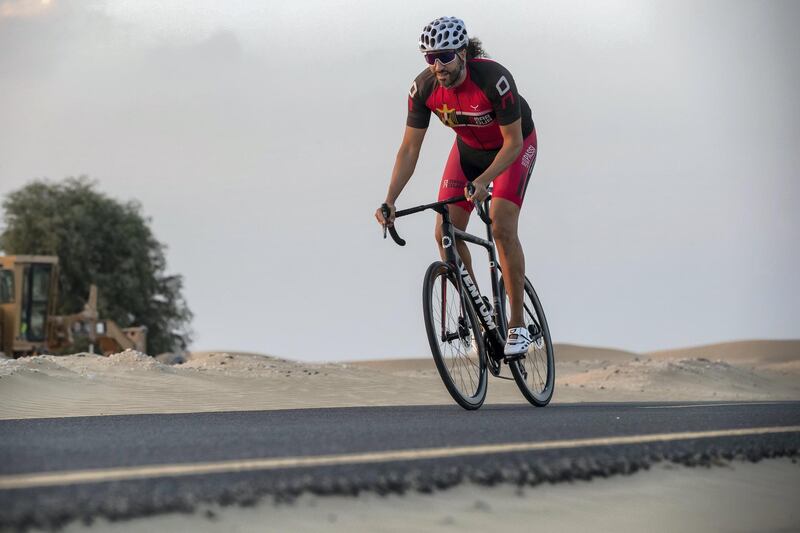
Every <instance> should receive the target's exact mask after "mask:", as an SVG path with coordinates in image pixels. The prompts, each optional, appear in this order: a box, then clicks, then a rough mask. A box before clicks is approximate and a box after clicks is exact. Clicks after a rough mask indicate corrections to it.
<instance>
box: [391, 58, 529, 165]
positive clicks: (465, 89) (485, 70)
mask: <svg viewBox="0 0 800 533" xmlns="http://www.w3.org/2000/svg"><path fill="white" fill-rule="evenodd" d="M431 111H433V112H434V113H436V116H438V117H439V120H441V121H442V123H443V124H444V125H445V126H448V127H451V128H453V130H455V132H456V135H457V136H458V141H459V143H458V144H459V148H462V149H464V148H466V149H467V150H464V151H469V152H472V151H481V152H496V151H497V150H499V149H500V147H501V146H502V145H503V135H502V134H501V132H500V125H503V126H505V125H507V124H511V123H512V122H514V121H516V120H518V119H520V118H521V119H522V137H523V138H526V137H528V135H530V134H531V133H532V132H533V130H534V126H533V118H532V117H531V108H530V106H528V103H527V102H526V101H525V99H524V98H523V97H522V96H521V95H520V94H519V93H518V92H517V86H516V84H515V83H514V78H513V77H512V76H511V73H510V72H509V71H508V69H506V68H505V67H503V66H502V65H501V64H499V63H496V62H494V61H491V60H489V59H470V60H468V61H467V77H466V79H465V80H464V81H463V82H462V83H461V84H460V85H458V86H457V87H453V88H450V89H447V88H445V87H442V86H441V85H440V84H439V82H438V80H437V79H436V76H435V75H434V74H433V72H431V70H430V69H427V68H426V69H425V70H424V71H423V72H422V73H420V75H419V76H417V78H416V79H415V80H414V83H413V84H412V85H411V90H410V91H409V93H408V118H407V119H406V125H408V126H411V127H412V128H427V127H428V125H429V124H430V120H431ZM465 145H466V146H465ZM469 148H471V149H472V150H469ZM476 155H477V154H476ZM493 158H494V157H493V155H492V159H493ZM490 161H491V159H490Z"/></svg>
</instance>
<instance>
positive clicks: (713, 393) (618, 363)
mask: <svg viewBox="0 0 800 533" xmlns="http://www.w3.org/2000/svg"><path fill="white" fill-rule="evenodd" d="M761 342H765V341H761ZM767 342H768V341H767ZM733 346H734V348H735V350H733V352H734V355H735V357H731V358H730V361H729V360H726V359H722V358H717V359H711V358H708V357H704V356H703V355H708V354H707V353H705V352H702V351H701V352H695V353H692V354H691V355H693V356H694V357H691V356H688V357H687V356H686V355H687V354H685V353H680V354H677V356H676V357H671V356H668V355H665V354H655V355H654V354H649V355H637V354H634V353H630V352H624V351H619V350H609V349H598V348H589V347H580V346H573V345H557V346H556V360H557V364H556V393H555V396H554V399H553V401H554V402H588V401H592V402H601V401H683V400H689V401H693V400H725V401H728V400H739V401H743V400H759V401H763V400H798V399H800V379H798V378H800V351H795V352H793V353H794V355H793V356H791V355H790V354H787V353H786V346H785V345H780V347H779V348H780V350H781V353H780V354H779V355H778V356H776V355H775V354H774V353H772V352H770V351H769V350H768V349H765V348H764V347H763V346H761V345H759V346H758V347H757V349H755V350H753V351H754V352H755V353H757V354H760V355H759V356H758V357H755V356H748V357H744V356H743V355H742V353H743V351H742V350H740V347H739V346H738V345H736V344H735V343H734V344H733ZM796 346H797V347H798V348H799V349H800V342H798V343H796ZM715 349H716V348H715ZM737 350H738V351H737ZM745 351H746V350H745ZM715 353H717V355H720V353H719V350H717V352H715ZM721 355H724V353H722V354H721ZM506 371H507V370H506ZM487 402H489V403H524V400H523V399H522V397H521V395H520V393H519V391H518V390H517V388H516V385H515V384H514V383H513V382H511V381H504V380H497V379H491V380H490V384H489V394H488V397H487ZM452 403H453V401H452V399H451V398H450V397H449V395H448V394H447V392H446V391H445V389H444V386H443V385H442V383H441V380H440V379H439V376H438V374H437V372H436V368H435V366H434V365H433V362H432V360H431V359H430V358H420V359H395V360H387V361H361V362H352V363H327V364H305V363H299V362H296V361H290V360H286V359H281V358H277V357H271V356H266V355H258V354H247V353H224V352H202V353H195V354H194V355H193V356H192V357H191V358H190V359H189V360H188V361H186V362H184V363H182V364H177V365H167V364H162V363H160V362H158V361H156V360H155V359H153V358H151V357H149V356H146V355H144V354H140V353H137V352H130V351H129V352H123V353H119V354H114V355H112V356H110V357H101V356H97V355H91V354H76V355H72V356H66V357H58V356H38V357H29V358H22V359H17V360H0V419H12V418H42V417H62V416H90V415H112V414H134V413H181V412H208V411H233V410H235V411H243V410H264V409H291V408H307V407H348V406H377V405H423V404H452Z"/></svg>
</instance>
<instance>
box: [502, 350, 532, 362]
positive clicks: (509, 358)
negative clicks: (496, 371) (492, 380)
mask: <svg viewBox="0 0 800 533" xmlns="http://www.w3.org/2000/svg"><path fill="white" fill-rule="evenodd" d="M526 355H528V353H527V352H525V353H518V354H515V355H504V356H503V362H504V363H505V364H509V363H513V362H514V361H519V360H521V359H525V356H526Z"/></svg>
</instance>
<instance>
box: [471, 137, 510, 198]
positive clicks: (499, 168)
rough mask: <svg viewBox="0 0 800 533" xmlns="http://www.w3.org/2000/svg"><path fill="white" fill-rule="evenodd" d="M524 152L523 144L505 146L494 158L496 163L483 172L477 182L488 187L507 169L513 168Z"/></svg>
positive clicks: (493, 162)
mask: <svg viewBox="0 0 800 533" xmlns="http://www.w3.org/2000/svg"><path fill="white" fill-rule="evenodd" d="M521 151H522V143H519V144H513V145H512V144H508V143H506V144H503V146H502V148H500V151H499V152H497V155H496V156H494V161H492V164H491V165H489V167H488V168H487V169H486V170H484V171H483V174H481V175H480V176H478V177H477V178H476V179H475V181H476V182H480V183H481V184H483V185H486V186H487V187H488V185H489V184H490V183H491V182H492V181H493V180H494V179H495V178H496V177H497V176H499V175H500V174H502V173H503V171H504V170H505V169H507V168H508V167H510V166H511V163H513V162H514V161H515V160H516V159H517V157H519V153H520V152H521Z"/></svg>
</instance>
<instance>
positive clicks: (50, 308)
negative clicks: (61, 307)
mask: <svg viewBox="0 0 800 533" xmlns="http://www.w3.org/2000/svg"><path fill="white" fill-rule="evenodd" d="M57 291H58V258H57V257H51V256H41V255H12V256H5V257H2V256H0V351H2V352H4V353H5V354H8V355H13V354H33V353H43V352H46V351H47V341H48V333H49V332H48V327H49V319H50V317H51V316H53V314H54V311H55V303H56V299H57V297H58V293H57Z"/></svg>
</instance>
